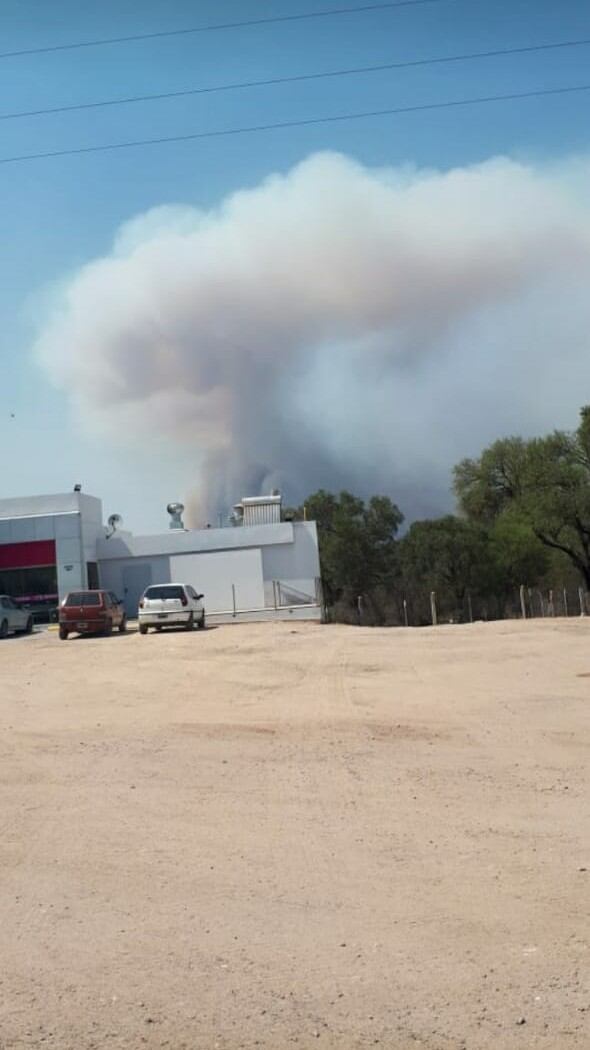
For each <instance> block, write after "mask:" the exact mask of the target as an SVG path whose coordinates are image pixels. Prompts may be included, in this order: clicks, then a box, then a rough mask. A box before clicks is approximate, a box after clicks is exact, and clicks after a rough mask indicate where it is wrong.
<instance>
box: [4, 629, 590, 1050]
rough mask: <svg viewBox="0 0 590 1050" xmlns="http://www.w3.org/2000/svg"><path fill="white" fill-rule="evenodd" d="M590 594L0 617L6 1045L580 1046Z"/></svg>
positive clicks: (192, 1048) (585, 1007)
mask: <svg viewBox="0 0 590 1050" xmlns="http://www.w3.org/2000/svg"><path fill="white" fill-rule="evenodd" d="M589 709H590V621H588V622H587V621H584V620H579V621H570V622H565V621H561V622H560V621H551V622H550V621H544V622H535V623H526V624H522V623H505V624H490V625H483V624H476V625H474V626H473V627H443V628H439V629H422V630H389V631H388V630H371V629H354V628H347V627H338V626H336V627H321V626H318V625H313V626H312V625H305V624H303V625H302V624H293V625H291V624H259V625H243V626H225V627H219V628H217V629H211V630H208V631H206V632H204V633H201V632H197V633H195V634H190V635H189V634H186V633H169V634H165V633H162V634H161V635H153V634H150V635H149V636H148V637H147V638H141V637H140V636H139V635H137V634H130V635H128V636H126V637H123V636H122V637H116V636H113V637H112V638H111V639H101V638H97V639H80V640H76V639H73V640H72V639H71V640H70V641H68V642H67V643H63V642H60V641H59V639H58V637H57V636H56V635H55V634H52V633H47V632H46V633H43V634H40V635H37V636H33V637H32V638H28V639H20V640H14V641H13V640H7V641H5V642H2V643H0V732H1V736H0V755H1V760H0V830H1V836H0V904H1V923H0V1047H2V1050H14V1048H22V1047H44V1048H54V1050H90V1048H100V1050H102V1048H105V1047H107V1048H126V1050H129V1048H134V1050H135V1048H138V1047H143V1046H147V1047H148V1048H155V1047H169V1048H170V1050H181V1048H186V1050H213V1048H215V1047H219V1048H223V1050H235V1048H238V1047H248V1048H250V1047H257V1046H258V1047H268V1048H273V1050H280V1048H282V1047H292V1046H296V1047H298V1048H308V1047H330V1048H336V1047H337V1048H342V1050H348V1048H358V1047H363V1048H364V1047H370V1046H373V1045H379V1046H381V1047H387V1048H395V1050H406V1048H408V1050H409V1048H412V1050H416V1048H417V1047H423V1048H427V1050H450V1048H452V1050H462V1048H467V1050H484V1048H485V1050H487V1048H492V1047H493V1048H494V1050H508V1048H510V1050H512V1048H522V1050H531V1048H543V1050H566V1048H568V1050H569V1048H572V1050H573V1048H576V1050H577V1048H580V1050H581V1048H584V1050H587V1048H588V1047H589V1046H590V947H589V945H590V921H589V911H590V910H589V904H590V899H589V898H590V820H589V817H590V802H589V798H590V793H589V779H590V778H589V773H588V767H587V765H586V762H587V758H588V747H589V744H590V729H589V720H588V712H589Z"/></svg>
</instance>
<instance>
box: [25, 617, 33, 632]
mask: <svg viewBox="0 0 590 1050" xmlns="http://www.w3.org/2000/svg"><path fill="white" fill-rule="evenodd" d="M32 633H33V617H32V616H29V619H28V620H27V626H26V627H25V634H32Z"/></svg>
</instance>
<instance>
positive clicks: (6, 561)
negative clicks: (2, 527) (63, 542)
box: [0, 540, 55, 569]
mask: <svg viewBox="0 0 590 1050" xmlns="http://www.w3.org/2000/svg"><path fill="white" fill-rule="evenodd" d="M47 565H55V540H31V542H30V543H0V569H40V568H41V567H45V566H47Z"/></svg>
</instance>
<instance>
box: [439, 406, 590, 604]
mask: <svg viewBox="0 0 590 1050" xmlns="http://www.w3.org/2000/svg"><path fill="white" fill-rule="evenodd" d="M455 491H456V494H457V497H458V500H459V504H460V506H461V508H462V510H463V511H464V513H465V514H466V515H467V517H468V518H469V519H470V520H471V521H474V522H479V523H482V524H487V525H491V524H493V523H494V522H497V521H498V520H499V519H500V518H501V517H502V516H503V515H504V514H507V513H511V514H515V515H516V516H517V517H518V519H519V520H520V521H521V522H522V523H523V524H526V525H527V526H528V527H529V528H530V530H531V532H532V534H533V535H534V537H536V539H537V540H538V541H539V542H540V543H542V544H543V545H544V546H545V547H546V548H548V549H551V550H553V551H559V552H561V553H562V554H564V555H565V556H566V557H567V558H568V559H569V560H570V562H571V564H572V565H574V566H575V568H576V569H577V571H578V572H579V573H580V575H581V576H582V578H583V580H584V581H585V584H586V587H588V588H590V407H589V406H587V407H585V408H583V409H582V412H581V419H580V424H579V426H578V429H577V430H576V431H575V432H574V433H566V432H564V431H559V430H557V431H555V432H554V433H553V434H549V435H547V436H546V437H542V438H535V439H533V440H531V441H523V440H522V439H521V438H507V439H505V440H503V441H497V442H495V443H494V444H493V445H491V446H490V448H488V449H486V450H485V451H484V452H483V453H482V455H481V456H480V458H479V459H477V460H464V461H463V462H462V463H460V464H459V465H458V466H457V467H456V468H455Z"/></svg>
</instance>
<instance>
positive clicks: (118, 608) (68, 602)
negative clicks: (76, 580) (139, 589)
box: [59, 591, 127, 641]
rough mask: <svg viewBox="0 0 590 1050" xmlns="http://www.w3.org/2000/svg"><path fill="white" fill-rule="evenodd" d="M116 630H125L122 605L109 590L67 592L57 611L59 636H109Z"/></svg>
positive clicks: (125, 621) (63, 637)
mask: <svg viewBox="0 0 590 1050" xmlns="http://www.w3.org/2000/svg"><path fill="white" fill-rule="evenodd" d="M114 627H118V628H119V630H120V631H121V633H123V631H126V630H127V617H126V616H125V609H124V608H123V603H122V602H121V601H120V600H119V599H118V598H117V597H116V596H115V595H114V594H113V593H112V591H70V593H69V594H67V595H66V597H65V598H64V600H63V602H62V603H61V605H60V608H59V636H60V638H61V639H62V640H63V641H65V640H66V638H67V637H68V635H69V634H112V631H113V628H114Z"/></svg>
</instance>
